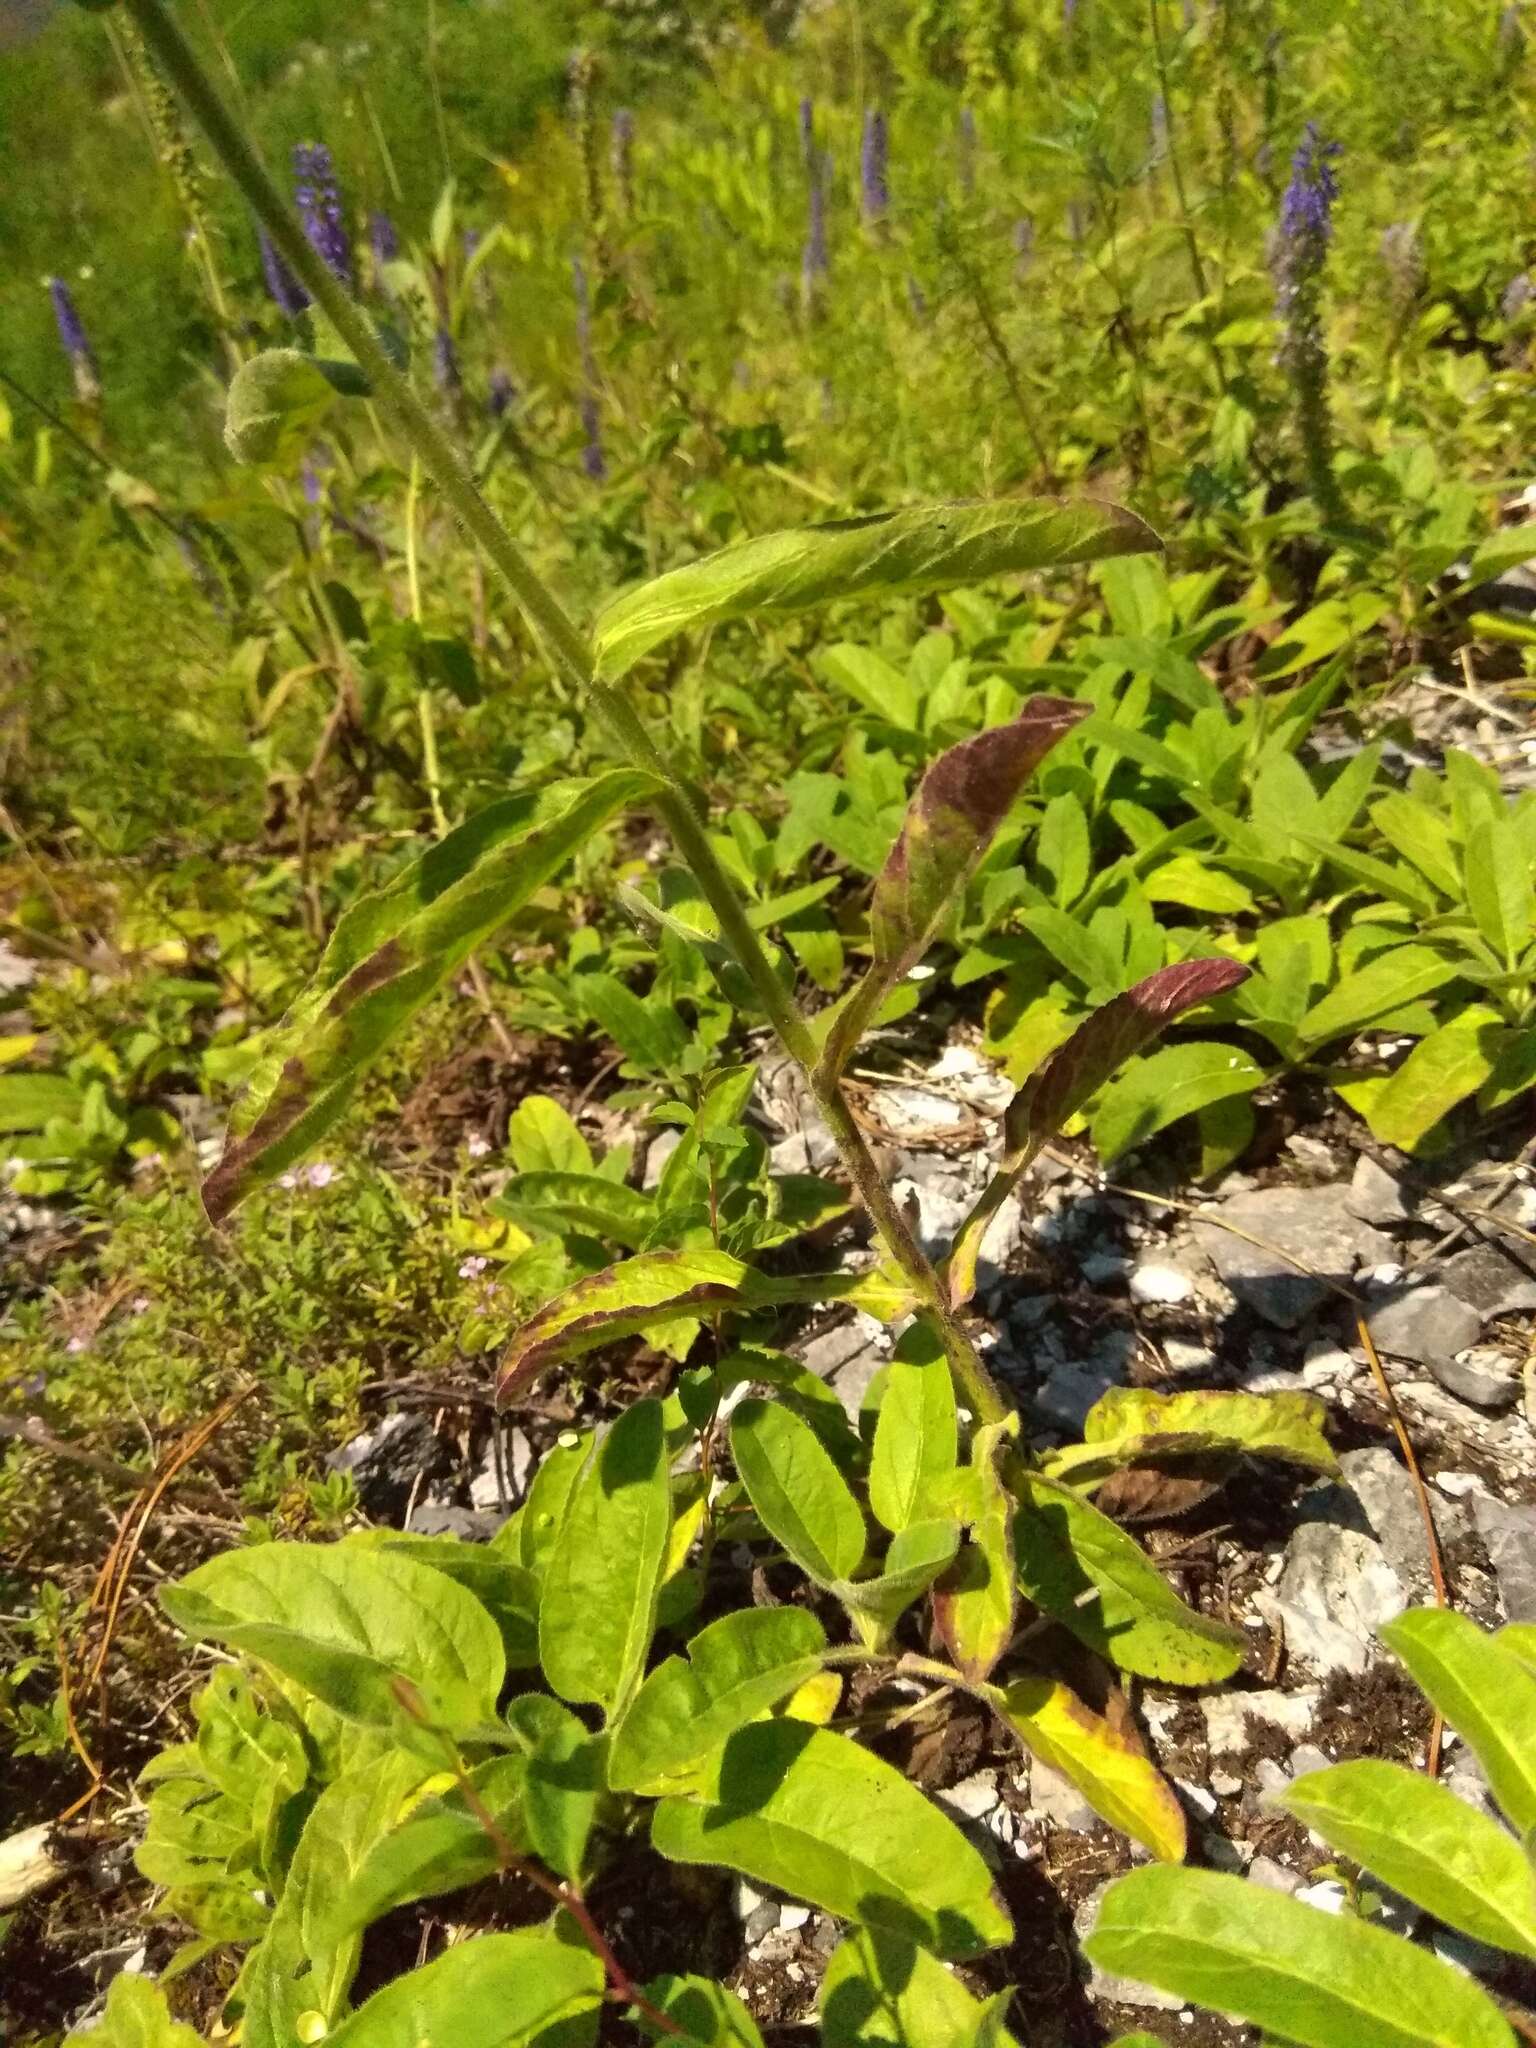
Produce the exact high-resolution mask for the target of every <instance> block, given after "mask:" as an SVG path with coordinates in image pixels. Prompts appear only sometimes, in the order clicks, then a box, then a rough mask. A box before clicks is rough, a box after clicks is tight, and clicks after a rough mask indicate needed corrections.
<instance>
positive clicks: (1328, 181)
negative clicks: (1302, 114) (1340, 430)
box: [1271, 121, 1342, 518]
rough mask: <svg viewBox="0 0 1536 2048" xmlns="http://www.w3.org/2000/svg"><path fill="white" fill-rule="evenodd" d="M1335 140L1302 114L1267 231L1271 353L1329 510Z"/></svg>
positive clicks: (1332, 503) (1318, 495) (1333, 511)
mask: <svg viewBox="0 0 1536 2048" xmlns="http://www.w3.org/2000/svg"><path fill="white" fill-rule="evenodd" d="M1341 148H1342V145H1341V144H1339V143H1337V142H1324V141H1323V140H1322V138H1321V135H1320V134H1319V131H1318V127H1317V123H1316V122H1315V121H1309V122H1308V123H1307V125H1306V128H1305V130H1304V131H1303V133H1302V138H1301V142H1300V144H1299V145H1298V147H1297V150H1296V154H1295V155H1294V156H1293V157H1292V159H1291V178H1290V183H1289V184H1288V185H1287V186H1286V188H1285V196H1284V198H1283V199H1282V200H1281V202H1280V225H1279V228H1278V229H1277V231H1276V233H1275V236H1274V238H1273V244H1272V249H1271V262H1272V264H1273V268H1274V275H1275V313H1276V316H1277V317H1278V319H1279V321H1280V347H1279V349H1278V351H1277V353H1276V360H1277V361H1278V362H1279V364H1280V367H1281V368H1282V369H1283V370H1284V371H1285V372H1286V373H1287V375H1288V376H1289V377H1290V380H1291V386H1292V389H1293V391H1294V394H1295V400H1296V420H1297V427H1298V431H1299V435H1300V439H1301V446H1302V453H1303V455H1304V457H1305V460H1306V464H1307V473H1308V477H1309V480H1310V482H1311V486H1312V495H1313V497H1314V499H1315V500H1316V501H1317V503H1318V505H1319V506H1320V507H1321V508H1322V510H1323V512H1324V513H1325V515H1327V516H1328V517H1330V518H1331V517H1334V516H1336V515H1337V514H1338V513H1339V512H1340V510H1341V509H1342V507H1341V504H1340V500H1339V495H1338V486H1337V484H1336V482H1335V480H1334V475H1333V435H1332V423H1331V421H1330V419H1329V412H1328V346H1327V342H1326V341H1325V339H1324V335H1323V288H1322V285H1323V266H1324V264H1325V263H1326V261H1327V258H1328V244H1329V242H1330V241H1331V240H1332V238H1333V208H1334V203H1335V201H1336V200H1337V199H1338V196H1339V186H1338V180H1337V179H1336V178H1335V177H1334V175H1333V160H1334V159H1335V158H1336V157H1337V156H1338V155H1339V154H1340V153H1341Z"/></svg>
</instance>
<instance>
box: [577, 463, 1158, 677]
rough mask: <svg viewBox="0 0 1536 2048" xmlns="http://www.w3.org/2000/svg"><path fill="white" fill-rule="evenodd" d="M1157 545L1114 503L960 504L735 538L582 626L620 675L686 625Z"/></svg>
mask: <svg viewBox="0 0 1536 2048" xmlns="http://www.w3.org/2000/svg"><path fill="white" fill-rule="evenodd" d="M1161 545H1162V543H1161V542H1160V541H1159V540H1158V537H1157V535H1156V534H1155V533H1154V532H1153V531H1152V529H1151V527H1149V526H1147V525H1145V524H1144V523H1143V522H1142V521H1141V520H1140V519H1138V518H1137V517H1136V516H1135V514H1134V513H1131V512H1126V511H1124V510H1122V508H1121V507H1120V506H1118V505H1104V504H1097V503H1093V502H1090V501H1084V502H1082V503H1079V504H1066V503H1063V502H1061V501H1060V500H1057V499H1053V498H999V499H995V500H986V499H959V500H956V501H954V502H952V503H949V504H941V505H913V506H909V507H906V508H905V509H903V510H901V511H897V512H875V513H872V514H870V515H869V516H868V517H866V518H862V519H835V520H829V521H828V522H827V523H826V524H825V525H821V526H806V527H797V528H795V529H793V530H791V531H789V532H786V533H766V534H762V535H760V536H759V537H758V538H756V539H755V540H746V541H740V542H738V543H737V544H736V546H734V547H729V548H722V549H721V550H720V551H719V553H718V554H713V555H706V556H705V557H704V558H703V560H702V561H698V562H689V563H688V564H687V565H686V566H685V567H684V568H681V569H673V570H671V571H670V572H669V573H668V574H667V575H665V576H658V577H657V578H656V579H655V580H654V582H651V583H645V584H642V585H641V586H640V588H639V589H638V590H632V591H629V592H627V593H626V594H625V595H624V596H623V597H621V598H618V599H616V600H615V601H614V603H612V604H610V605H608V606H607V607H606V609H605V610H603V611H602V612H600V613H599V615H598V619H597V623H596V625H595V627H594V628H593V635H592V639H593V647H594V650H595V652H596V656H597V672H598V675H599V677H601V678H602V679H603V680H605V681H612V680H614V679H615V678H616V677H618V676H621V675H623V674H624V673H625V672H626V671H627V670H628V669H631V668H633V667H634V665H635V663H636V662H637V661H638V660H639V659H640V657H641V656H642V655H643V654H646V653H648V652H649V651H650V649H651V648H653V647H657V646H659V645H660V644H661V642H662V641H664V640H669V639H671V637H672V636H673V634H674V633H681V632H685V631H687V630H688V629H689V628H690V627H697V626H707V625H712V624H714V623H715V622H716V621H717V620H721V619H742V618H756V617H760V616H765V615H766V616H776V615H782V614H785V613H790V612H803V611H809V610H811V609H813V608H814V607H815V606H817V605H820V604H827V603H830V602H831V601H832V600H833V599H836V598H845V597H857V596H858V595H860V594H861V593H862V592H864V591H868V590H944V589H951V588H954V587H955V586H956V585H959V584H966V583H979V582H981V581H983V580H984V579H985V578H987V577H989V576H1006V575H1012V574H1016V573H1017V572H1019V571H1021V570H1025V569H1044V568H1051V567H1054V566H1056V565H1058V564H1064V563H1069V562H1094V561H1098V560H1100V559H1101V558H1102V557H1104V556H1106V555H1134V554H1144V553H1146V552H1148V551H1149V550H1151V549H1154V548H1157V547H1160V546H1161Z"/></svg>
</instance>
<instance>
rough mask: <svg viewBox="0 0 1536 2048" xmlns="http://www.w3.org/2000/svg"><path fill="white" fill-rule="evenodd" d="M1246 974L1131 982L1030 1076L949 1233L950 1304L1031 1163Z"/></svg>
mask: <svg viewBox="0 0 1536 2048" xmlns="http://www.w3.org/2000/svg"><path fill="white" fill-rule="evenodd" d="M1249 972H1250V970H1249V969H1248V968H1246V967H1244V966H1243V965H1242V963H1241V962H1240V961H1237V960H1226V959H1209V960H1179V961H1176V962H1175V963H1174V965H1173V966H1171V967H1162V968H1159V969H1158V971H1157V973H1156V974H1149V975H1148V976H1147V978H1146V980H1145V981H1138V982H1137V983H1136V985H1135V987H1134V988H1128V989H1127V990H1126V991H1125V993H1124V994H1123V995H1118V996H1116V997H1115V999H1114V1001H1113V1002H1109V1003H1105V1004H1104V1006H1103V1008H1102V1009H1098V1010H1095V1011H1094V1013H1093V1015H1092V1016H1091V1017H1089V1018H1087V1019H1086V1020H1085V1021H1084V1022H1083V1023H1081V1024H1080V1025H1079V1026H1078V1027H1077V1029H1076V1031H1074V1032H1073V1034H1072V1036H1071V1037H1070V1038H1069V1039H1068V1040H1067V1042H1066V1044H1065V1045H1062V1046H1058V1047H1057V1049H1056V1051H1055V1052H1053V1053H1052V1054H1051V1056H1050V1058H1049V1059H1047V1060H1046V1061H1045V1062H1044V1064H1043V1065H1042V1066H1041V1067H1040V1068H1039V1069H1038V1070H1037V1071H1036V1072H1035V1073H1034V1074H1032V1075H1031V1076H1030V1078H1029V1079H1028V1080H1027V1081H1026V1082H1025V1083H1024V1086H1023V1087H1022V1088H1021V1089H1020V1090H1019V1092H1018V1094H1017V1095H1015V1096H1014V1098H1013V1100H1012V1102H1011V1103H1009V1105H1008V1110H1007V1113H1006V1115H1005V1117H1004V1119H1003V1156H1002V1160H1001V1163H1000V1164H999V1166H998V1169H997V1171H996V1173H995V1174H994V1175H993V1176H992V1179H991V1181H990V1183H989V1184H988V1186H987V1189H986V1191H985V1193H984V1194H983V1195H982V1197H981V1200H980V1201H979V1202H978V1203H977V1204H976V1206H975V1208H974V1209H973V1210H972V1211H971V1213H970V1215H969V1216H967V1217H966V1219H965V1221H964V1223H962V1224H961V1226H960V1228H959V1230H958V1231H957V1232H956V1234H955V1241H954V1244H953V1246H952V1247H951V1249H950V1253H949V1257H948V1259H947V1261H946V1268H945V1270H946V1275H947V1279H948V1284H949V1295H950V1300H951V1302H952V1303H953V1304H954V1306H955V1307H956V1308H961V1307H963V1306H964V1305H965V1303H966V1302H968V1301H969V1300H970V1298H971V1296H972V1295H973V1294H974V1293H975V1291H976V1260H977V1257H978V1255H979V1253H980V1251H981V1241H982V1239H983V1238H984V1237H985V1235H986V1232H987V1225H988V1224H989V1223H990V1222H991V1221H992V1218H993V1217H994V1216H995V1215H996V1214H997V1211H998V1210H999V1209H1000V1208H1001V1207H1002V1205H1003V1203H1004V1201H1005V1200H1006V1199H1007V1197H1008V1196H1009V1195H1010V1194H1011V1193H1012V1192H1013V1189H1014V1188H1015V1187H1016V1186H1017V1185H1018V1182H1019V1180H1020V1178H1021V1177H1022V1175H1023V1174H1024V1173H1026V1172H1027V1171H1028V1169H1029V1166H1030V1163H1031V1162H1032V1161H1033V1159H1034V1158H1035V1156H1036V1155H1037V1154H1038V1152H1039V1150H1040V1148H1041V1146H1042V1145H1044V1144H1046V1143H1047V1142H1048V1141H1049V1140H1050V1139H1051V1138H1052V1137H1054V1136H1055V1134H1056V1133H1057V1132H1058V1131H1059V1130H1060V1129H1061V1128H1062V1126H1063V1125H1064V1124H1065V1123H1066V1122H1067V1120H1068V1119H1069V1118H1070V1117H1073V1116H1075V1115H1076V1114H1077V1112H1078V1111H1079V1110H1080V1109H1081V1108H1082V1107H1083V1105H1084V1104H1085V1103H1086V1102H1087V1101H1088V1100H1089V1098H1090V1097H1091V1096H1092V1095H1094V1094H1095V1093H1096V1092H1097V1091H1098V1090H1099V1089H1100V1088H1102V1087H1103V1085H1104V1083H1105V1082H1106V1081H1107V1080H1108V1079H1109V1078H1110V1076H1111V1075H1112V1074H1113V1073H1114V1072H1115V1069H1116V1068H1117V1067H1120V1066H1123V1065H1124V1063H1125V1062H1126V1060H1128V1059H1130V1058H1131V1057H1132V1055H1133V1054H1135V1053H1138V1052H1141V1051H1143V1050H1144V1049H1145V1048H1146V1047H1147V1046H1149V1045H1150V1044H1151V1043H1152V1041H1153V1040H1154V1039H1155V1038H1157V1037H1159V1036H1160V1035H1161V1034H1162V1033H1163V1032H1164V1031H1166V1030H1167V1028H1168V1026H1169V1025H1170V1024H1171V1023H1172V1022H1173V1021H1174V1019H1175V1018H1176V1017H1178V1016H1180V1015H1182V1013H1183V1012H1184V1011H1185V1010H1191V1009H1193V1008H1194V1007H1195V1006H1196V1005H1197V1004H1199V1003H1208V1002H1211V1001H1213V1000H1214V998H1215V997H1217V996H1219V995H1224V994H1225V993H1226V992H1227V990H1228V989H1232V988H1236V987H1237V985H1238V983H1239V982H1243V981H1246V980H1247V979H1248V975H1249Z"/></svg>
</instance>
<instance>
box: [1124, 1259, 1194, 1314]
mask: <svg viewBox="0 0 1536 2048" xmlns="http://www.w3.org/2000/svg"><path fill="white" fill-rule="evenodd" d="M1130 1290H1131V1299H1132V1301H1139V1302H1142V1303H1145V1304H1151V1303H1153V1302H1166V1303H1168V1304H1170V1305H1171V1304H1173V1303H1174V1302H1180V1301H1188V1300H1189V1298H1190V1296H1191V1295H1192V1294H1193V1293H1194V1291H1195V1283H1194V1281H1193V1280H1192V1279H1191V1278H1190V1276H1189V1274H1188V1273H1186V1272H1184V1271H1182V1269H1181V1268H1180V1267H1178V1266H1160V1265H1147V1266H1137V1267H1136V1269H1135V1270H1134V1272H1133V1273H1132V1274H1131V1278H1130Z"/></svg>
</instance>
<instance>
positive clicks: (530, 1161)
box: [507, 1095, 592, 1173]
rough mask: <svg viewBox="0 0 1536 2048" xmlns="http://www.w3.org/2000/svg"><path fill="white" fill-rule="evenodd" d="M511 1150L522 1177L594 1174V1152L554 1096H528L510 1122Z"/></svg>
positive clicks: (508, 1134)
mask: <svg viewBox="0 0 1536 2048" xmlns="http://www.w3.org/2000/svg"><path fill="white" fill-rule="evenodd" d="M507 1150H508V1151H509V1152H510V1153H511V1154H512V1162H513V1164H514V1165H515V1166H516V1168H517V1170H518V1172H519V1173H590V1172H591V1171H592V1150H591V1147H590V1146H589V1145H588V1143H587V1141H586V1139H585V1138H584V1137H583V1136H582V1135H581V1132H580V1131H579V1130H578V1129H577V1127H576V1124H575V1121H574V1119H573V1118H572V1117H571V1116H570V1115H569V1113H568V1112H567V1111H566V1110H564V1109H563V1108H562V1107H561V1106H560V1104H559V1103H558V1102H556V1101H555V1099H554V1097H553V1096H550V1095H525V1096H524V1097H523V1099H522V1101H521V1102H520V1103H519V1104H518V1105H517V1107H516V1109H514V1110H513V1112H512V1114H511V1116H510V1117H509V1118H508V1119H507Z"/></svg>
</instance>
